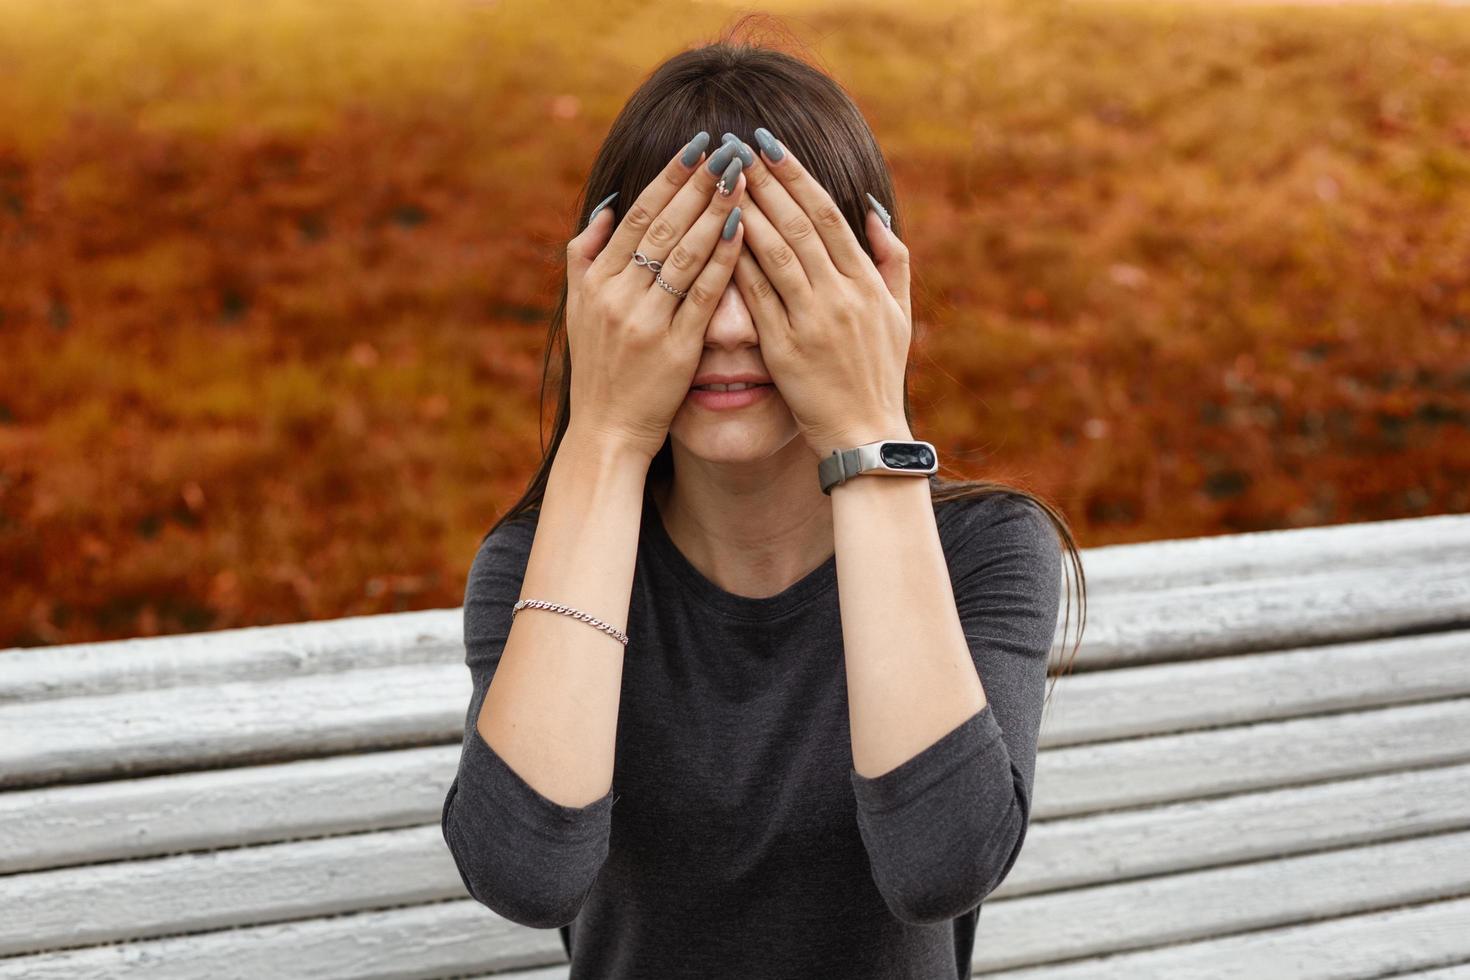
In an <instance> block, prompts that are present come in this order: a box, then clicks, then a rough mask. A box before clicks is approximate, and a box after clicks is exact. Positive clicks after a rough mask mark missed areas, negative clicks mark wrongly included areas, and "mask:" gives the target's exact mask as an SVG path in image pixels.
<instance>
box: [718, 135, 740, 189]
mask: <svg viewBox="0 0 1470 980" xmlns="http://www.w3.org/2000/svg"><path fill="white" fill-rule="evenodd" d="M726 145H727V146H728V145H729V144H728V143H727V144H726ZM744 167H745V164H744V162H743V161H742V160H741V159H740V158H739V157H736V158H735V159H733V160H731V161H730V165H729V166H728V167H726V168H725V172H724V173H723V174H721V175H720V182H719V183H718V184H716V185H715V189H716V190H717V191H719V192H720V194H721V196H723V197H729V196H730V195H731V194H734V193H735V185H736V184H738V183H739V182H740V171H741V170H742V169H744Z"/></svg>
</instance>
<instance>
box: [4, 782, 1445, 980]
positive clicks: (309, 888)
mask: <svg viewBox="0 0 1470 980" xmlns="http://www.w3.org/2000/svg"><path fill="white" fill-rule="evenodd" d="M1467 800H1470V765H1466V766H1458V767H1450V768H1446V769H1443V770H1429V771H1412V772H1399V773H1391V774H1389V775H1387V776H1380V777H1374V778H1371V779H1364V780H1353V781H1347V782H1343V783H1334V784H1328V785H1325V786H1309V787H1296V788H1293V789H1290V790H1285V791H1279V792H1277V793H1272V794H1250V795H1247V796H1241V797H1229V798H1225V799H1218V800H1210V801H1207V802H1204V803H1199V804H1186V805H1181V806H1168V807H1159V808H1154V809H1149V810H1138V811H1128V812H1124V813H1109V814H1103V815H1100V816H1097V817H1092V818H1084V819H1073V820H1061V821H1053V822H1038V823H1035V824H1033V825H1032V828H1031V831H1030V836H1029V838H1028V841H1029V843H1028V846H1027V849H1026V850H1025V851H1023V852H1022V855H1021V858H1020V860H1019V861H1018V863H1017V865H1016V868H1015V869H1014V871H1013V872H1012V874H1011V876H1010V877H1009V878H1008V879H1007V880H1006V881H1005V883H1003V884H1002V885H1001V886H1000V888H998V889H997V890H996V892H995V893H994V894H993V895H992V902H994V901H996V900H999V899H1003V898H1012V897H1021V896H1026V895H1028V894H1032V893H1037V892H1040V891H1043V890H1053V891H1054V890H1060V889H1065V888H1074V887H1076V886H1079V885H1088V884H1094V883H1105V882H1110V881H1114V880H1117V879H1120V878H1142V877H1145V876H1150V875H1161V874H1172V873H1177V872H1180V871H1189V870H1196V869H1199V868H1201V867H1202V866H1218V865H1222V864H1236V863H1244V862H1248V861H1260V860H1270V859H1273V858H1280V857H1284V856H1286V855H1288V854H1291V853H1297V852H1305V851H1320V850H1323V849H1324V848H1328V847H1341V846H1344V845H1348V844H1366V843H1372V842H1378V841H1385V840H1393V839H1396V838H1403V837H1406V836H1408V835H1425V834H1435V833H1439V832H1442V831H1445V830H1448V829H1462V828H1464V826H1465V824H1466V816H1465V815H1466V814H1467V813H1470V806H1467ZM367 854H370V855H371V860H370V861H365V860H364V855H367ZM226 883H227V884H226ZM463 894H464V891H463V885H462V883H461V882H460V880H459V878H458V876H457V874H456V872H455V871H454V869H453V865H452V861H451V859H450V858H449V857H448V854H447V852H446V851H445V849H444V846H443V840H442V837H441V834H440V829H439V827H438V824H437V822H436V823H433V824H431V825H428V826H420V827H415V828H409V829H405V830H394V831H388V832H382V833H376V834H369V835H359V836H351V837H336V838H327V839H321V840H310V841H299V842H292V843H286V844H279V845H275V846H264V847H242V848H236V849H233V850H226V851H219V852H216V853H212V854H209V853H206V854H202V855H180V856H171V857H165V858H161V859H155V860H143V861H123V862H117V863H113V864H105V865H89V866H79V867H76V868H73V869H56V870H48V871H41V872H36V873H31V874H16V875H10V876H8V877H3V878H0V907H4V908H15V909H17V910H20V911H19V912H18V913H17V914H16V915H15V916H14V917H13V918H12V919H11V920H10V921H8V922H6V921H0V955H13V954H17V953H25V952H31V951H34V950H38V949H47V948H59V947H62V946H67V945H82V944H95V943H101V942H109V941H114V940H120V939H130V938H139V937H146V936H159V935H164V934H166V933H168V932H173V931H181V930H182V931H187V930H203V929H210V928H217V927H220V926H224V925H256V924H260V923H264V922H271V921H279V920H283V919H291V918H299V917H302V916H305V915H312V914H324V913H329V912H349V911H355V910H358V909H366V908H374V907H381V906H387V905H405V904H410V903H415V902H424V901H432V900H443V899H446V898H456V897H460V896H462V895H463ZM1198 911H1199V914H1204V913H1205V912H1206V910H1204V909H1200V910H1198Z"/></svg>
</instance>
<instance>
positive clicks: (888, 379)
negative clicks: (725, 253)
mask: <svg viewBox="0 0 1470 980" xmlns="http://www.w3.org/2000/svg"><path fill="white" fill-rule="evenodd" d="M756 137H757V142H759V143H760V144H761V150H762V154H761V157H760V158H759V159H758V160H757V161H756V162H755V163H753V164H751V165H750V166H748V167H746V178H747V179H748V181H749V188H748V191H749V197H750V199H749V200H748V201H747V202H746V205H745V208H744V213H743V215H742V222H743V223H744V224H745V225H746V228H747V231H746V244H747V245H748V246H749V249H748V251H747V252H742V253H741V254H740V258H739V261H738V262H737V263H736V267H735V283H736V286H737V287H738V288H739V289H740V295H741V298H742V299H744V300H745V305H746V306H747V307H749V308H750V311H751V317H752V318H753V319H754V321H755V326H756V333H757V334H759V335H760V348H761V358H762V360H763V361H764V363H765V365H766V369H767V370H768V371H770V372H771V380H772V381H774V382H775V384H776V388H777V389H778V390H779V392H780V394H781V398H782V399H783V400H784V401H785V402H786V405H787V407H788V408H789V409H790V410H791V414H792V416H793V417H794V418H795V419H796V422H797V425H798V426H800V428H801V431H802V435H803V436H804V437H805V438H806V441H807V445H809V446H810V447H811V449H812V451H813V452H815V453H816V454H817V455H818V456H823V457H825V456H829V455H831V454H832V450H834V449H847V448H850V447H852V446H855V445H859V444H861V443H864V442H873V441H875V440H878V439H909V438H912V434H911V433H910V431H909V427H908V422H907V421H906V420H905V419H904V414H903V380H904V367H905V365H906V364H907V361H908V350H909V341H910V338H911V337H912V334H913V326H912V324H913V319H912V307H911V306H910V301H909V252H908V248H907V246H905V245H904V244H903V242H901V241H899V240H898V236H897V235H894V234H893V232H892V231H890V230H889V228H888V225H887V223H886V222H885V221H884V220H883V219H882V218H881V217H880V216H879V214H878V212H876V211H874V210H871V209H870V210H869V211H868V212H867V222H868V224H867V233H868V241H869V242H870V243H871V245H872V248H873V252H874V255H875V257H876V258H877V264H876V265H875V264H874V262H873V260H872V259H870V258H868V254H867V253H866V252H865V251H863V247H862V245H861V244H860V243H859V242H858V240H857V236H856V235H854V234H853V232H852V229H851V228H850V227H848V224H847V219H846V218H844V217H843V215H842V212H841V211H840V210H838V208H837V205H836V204H835V203H834V202H833V200H832V197H831V195H830V194H828V193H827V191H826V189H825V188H823V187H822V185H821V184H819V183H817V181H816V179H815V178H814V177H812V176H811V174H810V173H808V172H807V170H806V168H805V167H803V166H802V165H801V163H800V162H799V161H798V160H797V159H796V157H795V156H793V155H792V153H791V151H790V150H788V149H786V148H785V147H784V146H782V145H780V144H778V143H777V142H776V140H775V139H774V138H773V137H771V136H770V134H769V133H768V132H767V131H766V130H764V129H758V130H756ZM773 152H775V153H776V154H778V158H777V159H775V160H772V159H771V154H772V153H773Z"/></svg>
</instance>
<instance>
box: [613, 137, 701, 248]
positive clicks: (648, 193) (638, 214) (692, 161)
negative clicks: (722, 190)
mask: <svg viewBox="0 0 1470 980" xmlns="http://www.w3.org/2000/svg"><path fill="white" fill-rule="evenodd" d="M708 145H709V133H706V132H704V131H702V130H701V131H700V132H699V133H696V134H695V136H694V138H693V139H691V140H690V141H689V142H688V143H686V144H684V147H683V149H681V150H680V151H679V152H678V153H675V154H674V156H673V158H672V159H670V160H669V161H668V162H667V163H666V164H664V168H663V170H661V171H659V174H658V176H657V177H655V178H654V179H653V180H651V181H649V183H648V186H647V187H645V188H643V192H642V193H641V194H639V195H638V197H637V198H636V199H635V200H634V201H633V203H632V204H630V205H628V207H627V208H626V209H625V210H624V212H623V215H622V219H621V220H620V221H618V223H617V228H616V230H615V231H613V233H612V237H611V238H610V239H609V240H608V242H607V245H606V247H605V248H604V249H603V250H602V254H600V255H598V256H597V258H596V259H595V260H594V261H593V263H592V267H591V268H590V269H589V270H587V271H588V273H589V274H591V275H594V276H602V277H610V276H614V275H616V274H618V273H619V272H622V271H623V270H624V269H626V268H627V267H628V265H629V263H630V262H631V260H632V255H633V252H634V251H635V250H636V249H637V248H638V244H637V243H638V241H639V240H640V239H642V238H643V237H644V235H645V234H647V232H648V230H649V226H650V225H652V224H653V223H654V222H655V221H656V220H657V219H658V218H659V217H660V216H661V215H662V214H663V212H664V209H665V208H667V207H668V205H669V202H670V201H672V200H674V198H675V196H676V195H678V194H679V192H680V191H681V190H683V189H684V188H685V186H686V185H688V184H689V183H690V182H691V179H693V180H700V179H701V175H703V174H704V168H703V167H701V166H700V161H701V160H702V159H704V148H705V147H706V146H708ZM685 161H689V162H687V163H686V162H685ZM717 179H718V178H717V177H710V178H709V179H708V181H701V183H702V184H704V185H706V186H708V187H713V186H714V182H715V181H716V180H717ZM695 196H696V197H702V194H700V193H698V192H696V194H695ZM609 210H610V208H609ZM694 213H698V209H697V208H696V209H695V211H694ZM690 220H691V221H692V220H693V217H692V216H691V218H690ZM670 227H671V228H672V226H670ZM661 233H666V234H669V235H670V241H677V240H678V237H679V236H678V235H677V234H673V232H672V231H669V232H661ZM680 234H682V231H680Z"/></svg>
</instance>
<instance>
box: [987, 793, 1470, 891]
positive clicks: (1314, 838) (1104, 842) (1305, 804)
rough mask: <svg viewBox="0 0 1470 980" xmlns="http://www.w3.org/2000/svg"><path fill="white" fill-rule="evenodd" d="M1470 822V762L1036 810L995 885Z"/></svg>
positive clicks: (1031, 886)
mask: <svg viewBox="0 0 1470 980" xmlns="http://www.w3.org/2000/svg"><path fill="white" fill-rule="evenodd" d="M1117 778H1125V777H1124V776H1122V775H1121V774H1117ZM1467 829H1470V765H1458V766H1445V767H1443V768H1436V769H1409V770H1405V771H1401V772H1390V773H1387V774H1384V775H1380V776H1368V777H1365V778H1360V779H1344V780H1340V781H1336V782H1330V783H1314V784H1312V785H1308V786H1291V787H1287V788H1285V789H1276V790H1269V791H1266V792H1254V793H1243V794H1240V795H1236V796H1226V797H1220V798H1217V799H1208V800H1195V801H1191V802H1188V803H1171V804H1167V805H1164V806H1157V807H1146V808H1143V809H1134V810H1121V811H1117V812H1108V813H1097V814H1093V815H1091V816H1086V817H1073V818H1066V819H1050V820H1046V819H1035V820H1033V821H1032V823H1031V826H1030V828H1029V829H1028V830H1027V834H1026V846H1025V847H1024V848H1023V849H1022V850H1021V856H1020V857H1019V858H1017V859H1016V866H1015V867H1014V868H1012V869H1011V873H1010V875H1009V876H1008V877H1007V878H1006V880H1005V881H1004V882H1002V883H1001V885H1000V887H999V888H997V889H996V890H995V891H994V892H992V895H993V896H995V897H997V898H1001V897H1007V898H1008V897H1012V896H1020V895H1027V894H1034V893H1037V892H1044V891H1058V890H1061V889H1064V888H1076V887H1082V886H1086V885H1095V884H1102V883H1105V882H1109V881H1117V880H1120V879H1128V878H1143V877H1147V876H1149V875H1159V874H1170V873H1176V872H1180V871H1188V870H1193V869H1198V868H1204V867H1210V866H1214V865H1222V864H1233V863H1240V862H1247V861H1262V860H1268V859H1270V858H1273V857H1286V856H1288V855H1293V854H1301V853H1304V852H1308V851H1314V850H1325V849H1327V848H1336V847H1348V846H1354V845H1361V844H1369V843H1374V842H1379V841H1389V840H1394V839H1401V838H1406V837H1417V836H1423V835H1426V834H1435V833H1443V832H1445V831H1451V830H1467Z"/></svg>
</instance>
